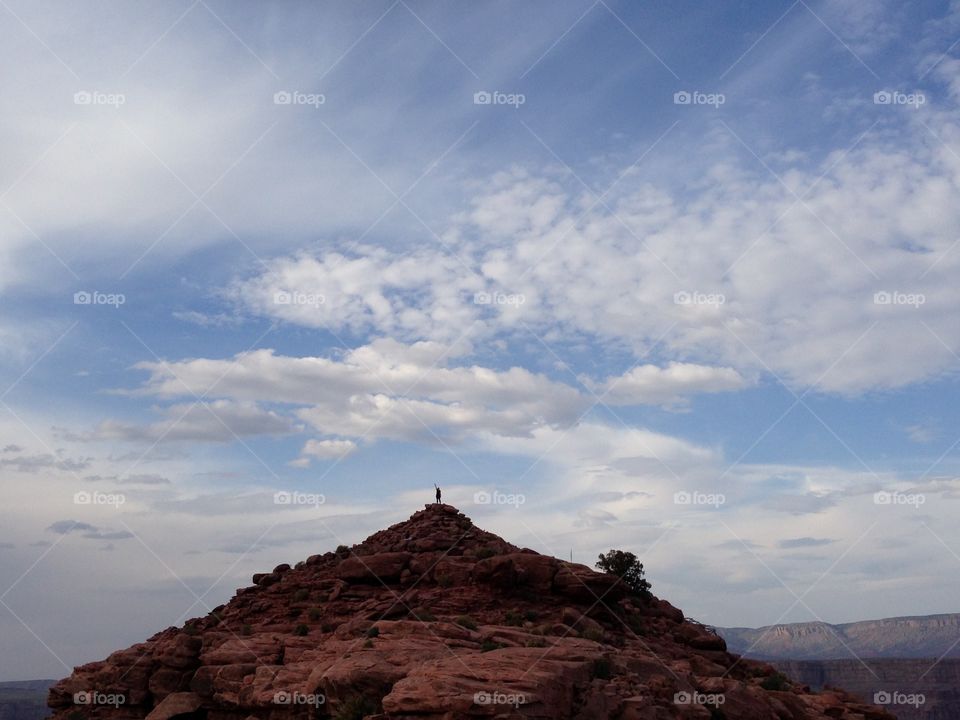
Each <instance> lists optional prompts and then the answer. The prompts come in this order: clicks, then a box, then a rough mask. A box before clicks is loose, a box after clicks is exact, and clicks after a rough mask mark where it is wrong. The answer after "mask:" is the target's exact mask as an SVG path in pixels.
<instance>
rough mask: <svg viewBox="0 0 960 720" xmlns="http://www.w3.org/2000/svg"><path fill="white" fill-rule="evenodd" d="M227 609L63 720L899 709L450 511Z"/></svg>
mask: <svg viewBox="0 0 960 720" xmlns="http://www.w3.org/2000/svg"><path fill="white" fill-rule="evenodd" d="M253 583H254V584H253V585H252V586H251V587H246V588H241V589H240V590H238V591H237V593H236V595H235V597H234V598H233V599H232V600H230V602H229V603H227V604H226V605H223V606H221V607H218V608H216V609H215V610H214V611H213V612H211V613H210V614H209V615H207V616H206V617H202V618H196V619H193V620H190V621H188V622H187V623H186V624H185V625H184V626H183V627H179V628H174V627H171V628H168V629H166V630H164V631H162V632H160V633H157V634H156V635H154V636H153V637H151V638H150V639H149V640H147V641H146V642H144V643H140V644H137V645H134V646H133V647H131V648H128V649H126V650H121V651H118V652H115V653H113V654H112V655H111V656H110V657H108V658H107V659H106V660H104V661H100V662H94V663H89V664H87V665H84V666H82V667H79V668H77V669H76V670H75V671H74V673H73V674H72V675H71V676H70V677H69V678H67V679H65V680H62V681H61V682H60V683H58V684H57V685H56V686H55V687H54V688H53V689H52V690H51V692H50V698H49V704H50V707H51V708H52V709H53V710H54V715H53V717H54V718H55V720H68V719H69V720H75V719H78V718H114V719H116V720H120V719H121V718H123V719H124V720H130V719H134V718H137V719H139V718H147V719H148V720H174V719H176V720H198V719H200V718H206V719H207V720H254V719H262V720H268V719H269V720H287V719H290V720H293V719H295V718H297V719H299V718H304V719H305V718H336V719H338V720H349V719H355V720H360V719H361V718H377V719H378V720H413V719H414V718H417V719H419V720H441V719H443V720H457V719H459V718H474V717H476V718H480V717H486V718H492V717H496V718H508V717H524V718H541V719H543V720H556V719H562V718H569V719H571V720H572V719H575V718H576V719H580V720H600V719H601V718H619V719H621V720H666V719H667V718H704V719H709V718H724V717H726V718H731V719H732V718H738V719H746V720H754V719H755V720H762V719H767V718H769V719H771V720H772V719H774V718H781V719H784V720H786V719H790V720H801V719H804V720H812V719H816V718H828V717H829V718H841V719H845V720H884V719H886V718H890V717H891V716H889V715H887V714H886V713H884V712H883V711H882V710H880V709H878V708H876V707H873V706H869V705H864V704H861V703H858V702H856V701H854V700H853V699H852V698H851V697H850V696H848V695H846V694H845V693H843V692H840V691H828V692H823V693H820V694H814V693H811V692H809V689H808V688H803V687H798V686H795V685H792V684H790V683H789V682H788V681H786V680H785V679H784V678H783V677H782V676H780V675H778V674H776V673H775V671H774V669H773V668H771V667H770V666H768V665H765V664H763V663H758V662H755V661H747V660H742V659H739V658H738V657H737V656H735V655H731V654H730V653H728V652H727V651H726V645H725V643H724V641H723V639H722V638H720V637H719V636H718V635H716V634H715V633H714V632H712V630H711V629H709V628H706V627H704V626H702V625H700V624H697V623H694V622H691V621H689V620H685V619H684V616H683V613H682V612H681V611H680V610H678V609H676V608H674V607H673V606H672V605H670V603H668V602H666V601H665V600H660V599H657V598H653V599H651V600H643V599H641V598H639V597H635V596H632V595H631V593H630V590H629V588H627V587H626V586H625V585H624V584H623V583H622V582H620V581H619V579H618V578H616V577H614V576H612V575H607V574H602V573H598V572H595V571H593V570H591V569H590V568H588V567H586V566H584V565H577V564H574V563H569V562H564V561H562V560H558V559H556V558H552V557H549V556H546V555H541V554H539V553H536V552H534V551H532V550H529V549H520V548H518V547H516V546H514V545H512V544H510V543H509V542H507V541H505V540H503V539H502V538H500V537H498V536H496V535H493V534H492V533H489V532H486V531H484V530H481V529H480V528H478V527H476V526H475V525H474V524H473V523H472V522H471V520H470V519H469V518H467V517H466V516H465V515H464V514H463V513H461V512H459V511H458V510H457V509H456V508H455V507H453V506H450V505H441V504H436V505H427V506H426V507H425V509H423V510H421V511H419V512H416V513H414V515H413V516H411V517H410V519H409V520H406V521H405V522H401V523H398V524H396V525H393V526H391V527H390V528H387V529H385V530H381V531H379V532H377V533H374V534H373V535H371V536H370V537H369V538H367V539H366V540H365V541H363V542H362V543H360V544H358V545H355V546H354V547H352V548H345V547H341V548H338V549H337V551H335V552H327V553H325V554H322V555H314V556H312V557H310V558H307V559H306V560H305V561H303V562H300V563H297V565H296V566H295V567H290V566H289V565H280V566H278V567H276V568H274V570H273V571H272V572H269V573H258V574H256V575H254V576H253Z"/></svg>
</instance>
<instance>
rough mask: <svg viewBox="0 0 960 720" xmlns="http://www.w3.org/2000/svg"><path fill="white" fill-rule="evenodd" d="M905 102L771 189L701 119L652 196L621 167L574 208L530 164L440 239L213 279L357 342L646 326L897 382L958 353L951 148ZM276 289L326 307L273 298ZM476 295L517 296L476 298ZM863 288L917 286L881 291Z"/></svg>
mask: <svg viewBox="0 0 960 720" xmlns="http://www.w3.org/2000/svg"><path fill="white" fill-rule="evenodd" d="M878 111H880V112H886V111H887V108H885V107H884V106H876V107H874V106H871V112H878ZM911 112H915V114H914V115H913V116H910V117H909V118H908V119H907V120H905V121H903V122H902V124H901V125H899V126H898V127H897V129H896V131H895V132H894V133H891V132H889V131H888V132H881V131H880V130H879V129H877V130H876V131H875V132H873V133H869V134H868V135H867V136H866V137H864V138H863V139H862V140H861V142H860V144H859V145H858V146H857V147H855V148H853V149H850V150H849V151H848V150H847V149H843V150H838V151H836V152H834V153H832V154H830V155H829V156H828V157H826V158H824V159H823V161H822V162H821V163H819V164H818V165H816V166H813V167H809V168H807V164H800V165H798V166H797V167H795V168H788V169H787V170H786V171H785V173H784V178H785V179H784V184H781V182H780V181H779V180H778V179H775V178H773V177H771V176H770V175H769V174H768V173H767V171H766V170H765V169H764V168H763V167H762V166H761V165H760V164H759V163H758V162H757V161H756V159H755V158H754V157H753V156H752V155H749V154H747V153H744V152H743V148H742V147H741V146H740V145H739V143H738V142H737V141H736V140H735V139H734V137H733V136H732V135H731V134H730V133H729V132H727V131H725V130H723V129H716V130H714V131H712V132H711V138H712V139H711V142H714V143H716V144H717V151H716V153H715V155H716V160H715V162H714V163H713V165H712V169H711V171H710V172H709V173H708V175H709V177H707V178H704V180H703V182H702V184H701V185H700V186H693V187H692V188H688V190H687V191H686V192H684V193H672V194H671V193H667V192H666V191H665V190H663V189H655V188H654V187H653V186H652V185H650V184H647V183H644V182H643V181H642V180H640V179H639V178H636V177H634V176H633V175H630V174H628V175H627V176H626V177H625V178H624V179H623V180H622V181H621V182H620V183H619V185H618V186H617V189H616V192H614V193H613V194H612V196H611V197H608V198H606V199H605V203H606V205H607V206H608V207H605V206H604V205H597V206H595V207H593V208H592V209H590V210H589V212H586V213H584V210H586V209H587V208H588V207H590V200H591V198H590V196H589V194H584V193H583V192H582V191H581V190H580V189H579V188H575V189H573V190H568V191H566V192H565V193H561V191H560V189H559V186H558V182H557V181H555V180H551V179H548V178H550V177H551V176H550V173H549V172H548V171H545V172H544V173H543V174H542V175H543V176H542V177H538V176H537V175H535V174H533V173H532V172H531V171H516V172H512V173H500V174H498V175H496V176H494V177H493V178H492V179H491V180H490V182H489V183H488V184H487V185H486V186H485V187H483V188H482V189H479V190H478V194H477V196H476V197H475V198H474V200H473V205H474V208H475V209H474V211H471V212H466V213H462V214H461V215H458V216H456V217H454V218H452V219H451V221H450V223H449V228H448V231H447V232H446V233H445V237H446V238H447V239H448V240H449V241H450V243H451V245H450V250H449V251H448V250H447V249H446V248H436V249H419V250H417V251H416V252H415V253H413V254H412V255H410V256H408V255H406V254H404V253H402V252H395V251H388V250H385V249H382V248H354V249H353V250H352V251H351V252H350V253H349V254H344V253H339V252H336V251H333V252H328V253H319V254H317V255H316V256H312V255H305V254H300V255H297V256H294V257H288V258H280V259H278V260H276V261H273V262H272V263H270V265H269V269H268V270H267V271H265V272H264V273H262V274H259V275H256V276H254V277H251V278H248V279H245V280H240V281H238V282H237V283H236V284H234V285H233V286H232V288H231V293H232V294H233V296H235V297H237V298H238V299H240V302H241V304H245V305H246V306H247V307H248V308H249V309H251V310H252V311H254V312H255V313H257V314H262V315H265V316H267V317H272V318H279V319H282V320H284V321H288V322H293V323H297V324H303V325H307V326H310V327H329V328H331V329H334V330H335V331H340V330H341V329H347V330H353V331H364V332H367V333H370V334H372V335H373V336H374V337H377V336H380V335H388V336H391V337H402V338H405V339H407V340H430V341H435V342H441V343H443V342H450V341H452V340H453V339H455V338H457V337H459V336H460V335H461V333H464V332H467V331H469V335H470V339H471V341H472V342H474V343H476V342H490V341H493V340H494V339H497V338H502V337H505V336H510V335H511V334H513V335H522V336H524V337H526V338H527V339H529V333H531V332H532V333H535V334H536V335H539V336H540V337H541V338H544V339H546V341H547V342H548V344H550V343H551V342H553V341H556V340H557V339H558V338H563V339H565V340H568V341H569V340H570V339H572V338H582V339H584V340H586V341H587V342H590V343H593V344H595V345H596V346H597V347H598V349H603V350H604V351H607V350H611V349H619V348H624V347H626V348H628V349H630V350H631V351H633V353H634V354H635V357H637V358H638V359H639V358H641V357H642V356H643V354H644V353H645V352H647V351H649V349H650V348H651V346H653V345H654V344H655V343H657V342H658V341H660V343H661V345H660V346H659V347H658V352H660V353H661V354H664V355H666V358H667V359H668V360H671V361H676V362H682V363H690V364H703V365H714V364H719V365H722V366H725V368H727V369H729V370H730V371H731V372H736V373H739V374H741V375H743V374H753V373H756V372H761V373H766V372H768V371H769V372H772V373H774V374H775V375H776V376H777V377H779V378H782V379H783V380H784V382H786V383H788V384H790V385H792V386H794V387H797V388H806V387H809V386H811V385H816V386H817V388H818V389H819V390H822V391H828V392H836V393H844V394H857V393H862V392H866V391H870V390H874V389H886V388H896V387H902V386H905V385H909V384H912V383H916V382H919V381H922V380H926V379H930V378H935V377H938V376H941V375H942V374H944V373H946V372H951V371H953V370H955V369H956V368H957V361H956V356H955V355H954V354H953V353H957V352H960V333H958V332H957V328H956V324H955V323H953V321H952V317H953V306H954V295H955V292H954V288H953V281H952V278H953V276H954V274H955V273H956V272H957V271H958V270H960V251H958V250H957V248H956V246H955V241H956V237H957V233H958V232H960V207H958V206H957V204H956V203H955V202H953V199H952V191H951V189H950V188H952V187H955V185H956V184H957V183H958V182H960V160H958V159H957V157H955V156H954V155H953V154H952V153H951V151H950V149H949V148H948V147H946V146H944V145H943V144H941V142H940V140H938V139H936V138H935V137H934V136H933V135H932V134H931V132H930V130H933V131H934V132H935V133H936V134H938V135H939V136H940V138H942V139H943V141H944V142H947V143H950V142H954V141H956V139H957V134H956V131H955V130H954V129H953V127H952V124H951V121H950V118H951V117H952V114H951V113H947V114H940V113H937V112H933V111H930V112H927V111H926V110H920V111H911ZM881 120H882V118H881ZM805 168H806V169H805ZM821 175H822V177H821ZM784 185H786V186H788V187H789V188H790V190H788V189H787V188H786V187H784ZM561 197H562V198H563V201H562V202H560V201H559V198H561ZM508 198H513V199H514V202H513V204H509V201H508ZM538 199H539V200H542V201H543V202H542V203H541V202H538ZM487 207H491V208H500V209H502V211H503V213H504V214H503V215H502V216H501V215H499V214H498V213H497V212H494V211H493V210H489V211H486V210H482V209H483V208H487ZM544 207H547V208H549V212H547V211H545V210H544V209H543V208H544ZM418 286H419V287H420V291H419V292H415V291H414V288H415V287H418ZM291 290H299V291H301V292H315V293H320V294H323V295H324V297H325V298H326V304H323V305H319V306H316V307H312V306H309V305H297V306H291V305H276V304H275V303H274V302H273V298H274V297H275V294H276V293H277V292H283V291H291ZM478 292H485V293H488V294H490V296H491V297H494V296H495V294H496V293H500V294H501V296H502V297H510V296H522V297H523V299H524V302H523V303H522V304H520V303H509V302H506V301H504V302H500V303H497V302H489V303H486V304H477V303H475V302H474V294H475V293H478ZM679 293H683V294H684V297H686V298H693V300H692V301H687V302H678V301H677V300H676V298H677V296H678V294H679ZM878 293H886V294H887V295H888V296H895V297H898V298H901V297H914V298H920V300H918V301H917V302H914V303H907V302H893V303H889V304H884V303H883V302H876V301H875V297H876V296H877V294H878Z"/></svg>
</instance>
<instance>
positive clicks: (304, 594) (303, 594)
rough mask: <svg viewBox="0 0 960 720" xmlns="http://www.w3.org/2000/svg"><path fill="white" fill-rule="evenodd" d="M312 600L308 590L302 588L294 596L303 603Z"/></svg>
mask: <svg viewBox="0 0 960 720" xmlns="http://www.w3.org/2000/svg"><path fill="white" fill-rule="evenodd" d="M309 598H310V591H309V590H307V589H306V588H300V589H299V590H297V591H296V592H295V593H294V594H293V599H294V600H295V601H297V602H303V601H304V600H308V599H309Z"/></svg>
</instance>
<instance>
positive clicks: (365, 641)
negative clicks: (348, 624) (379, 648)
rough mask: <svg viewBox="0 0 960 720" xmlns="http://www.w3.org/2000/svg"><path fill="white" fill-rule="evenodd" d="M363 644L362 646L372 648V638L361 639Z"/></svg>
mask: <svg viewBox="0 0 960 720" xmlns="http://www.w3.org/2000/svg"><path fill="white" fill-rule="evenodd" d="M363 646H364V647H365V648H372V647H373V640H371V639H369V638H367V639H366V640H364V641H363Z"/></svg>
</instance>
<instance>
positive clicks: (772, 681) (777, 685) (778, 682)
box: [760, 672, 790, 690]
mask: <svg viewBox="0 0 960 720" xmlns="http://www.w3.org/2000/svg"><path fill="white" fill-rule="evenodd" d="M760 687H762V688H763V689H764V690H789V689H790V681H789V680H787V676H786V675H784V674H783V673H781V672H776V673H774V674H773V675H768V676H767V677H765V678H764V679H763V680H762V681H760Z"/></svg>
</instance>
